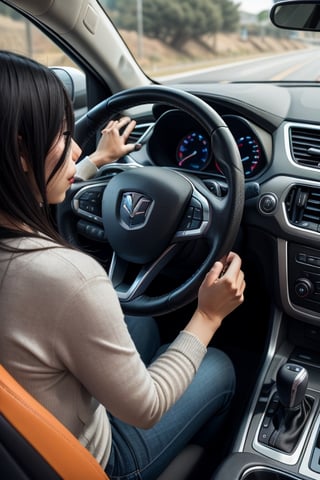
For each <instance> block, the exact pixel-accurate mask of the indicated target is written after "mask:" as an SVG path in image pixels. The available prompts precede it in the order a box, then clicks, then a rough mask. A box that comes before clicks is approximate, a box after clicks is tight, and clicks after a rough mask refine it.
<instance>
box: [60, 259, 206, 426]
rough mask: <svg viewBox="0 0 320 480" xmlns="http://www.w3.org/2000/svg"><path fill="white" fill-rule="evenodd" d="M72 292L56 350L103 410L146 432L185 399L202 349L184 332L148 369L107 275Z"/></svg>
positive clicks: (98, 274)
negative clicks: (186, 390) (171, 408)
mask: <svg viewBox="0 0 320 480" xmlns="http://www.w3.org/2000/svg"><path fill="white" fill-rule="evenodd" d="M99 267H100V266H99ZM101 270H102V269H101ZM78 283H79V282H78ZM71 290H72V295H67V297H68V300H67V301H66V302H64V303H63V305H62V304H61V302H60V307H59V311H60V312H59V317H60V320H59V322H58V323H57V325H56V331H55V334H54V337H55V340H54V341H55V345H54V350H55V351H56V352H57V354H58V355H59V358H60V360H61V362H62V363H63V365H65V366H66V367H67V369H69V370H70V371H71V372H72V373H73V375H74V376H75V377H76V378H77V379H78V380H79V381H80V382H81V383H82V385H83V386H84V388H85V389H86V390H87V391H88V392H89V393H90V394H91V395H92V396H93V397H94V398H96V399H97V400H98V401H99V402H100V403H102V404H103V405H104V406H105V407H106V409H107V411H109V412H110V413H111V414H113V415H115V416H117V417H118V418H120V419H121V420H123V421H125V422H128V423H131V424H133V425H135V426H137V427H140V428H149V427H150V426H152V425H153V424H154V423H156V422H157V421H158V420H159V419H160V417H161V416H162V415H163V414H164V413H165V412H166V411H167V410H168V409H169V408H170V407H171V406H172V405H173V404H174V403H175V402H176V401H177V399H178V398H179V397H180V396H181V395H182V394H183V392H184V391H185V389H186V388H187V386H188V385H189V384H190V382H191V381H192V379H193V377H194V375H195V373H196V371H197V369H198V367H199V365H200V363H201V361H202V359H203V357H204V355H205V353H206V347H205V346H204V345H203V344H202V343H201V342H200V341H199V339H198V338H197V337H195V336H193V335H192V334H190V333H188V332H185V331H182V332H181V333H180V334H179V335H178V337H177V338H176V339H175V341H174V342H173V343H172V344H171V345H170V346H169V348H168V349H167V351H165V352H164V353H163V354H162V355H161V356H160V357H159V358H157V359H156V360H155V361H154V362H153V363H152V365H150V366H149V367H148V368H146V367H145V365H144V363H143V362H142V360H141V358H140V355H139V353H138V352H137V350H136V348H135V345H134V343H133V341H132V339H131V337H130V334H129V332H128V329H127V326H126V323H125V321H124V317H123V313H122V310H121V306H120V304H119V301H118V298H117V295H116V293H115V291H114V289H113V287H112V285H111V282H110V280H109V279H108V277H107V275H106V274H104V273H102V272H101V271H100V270H98V271H96V272H95V273H94V274H92V275H90V277H88V278H86V279H85V280H83V281H82V282H81V285H79V286H77V288H74V289H71ZM65 297H66V295H65ZM56 313H57V312H56ZM56 318H57V316H56Z"/></svg>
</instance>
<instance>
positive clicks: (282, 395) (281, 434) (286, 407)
mask: <svg viewBox="0 0 320 480" xmlns="http://www.w3.org/2000/svg"><path fill="white" fill-rule="evenodd" d="M308 378H309V375H308V372H307V370H306V369H305V368H304V367H302V366H300V365H297V364H295V363H286V364H285V365H283V366H282V367H281V368H280V369H279V371H278V374H277V379H276V384H277V391H278V397H279V405H278V408H276V410H275V413H274V415H273V418H272V423H273V426H274V431H273V433H272V434H271V435H270V438H269V445H270V446H272V447H275V448H277V449H278V450H281V451H284V452H287V453H290V452H291V451H292V450H293V449H294V447H295V446H296V444H297V442H298V440H299V437H300V435H301V433H302V431H303V429H304V427H305V424H306V421H307V419H308V415H309V413H310V411H311V407H312V399H311V398H310V397H308V396H306V389H307V386H308Z"/></svg>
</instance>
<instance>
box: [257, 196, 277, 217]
mask: <svg viewBox="0 0 320 480" xmlns="http://www.w3.org/2000/svg"><path fill="white" fill-rule="evenodd" d="M277 204H278V199H277V197H276V196H275V195H274V194H273V193H265V194H264V195H262V197H261V198H260V200H259V210H260V212H261V213H264V214H270V213H273V212H274V211H275V209H276V206H277Z"/></svg>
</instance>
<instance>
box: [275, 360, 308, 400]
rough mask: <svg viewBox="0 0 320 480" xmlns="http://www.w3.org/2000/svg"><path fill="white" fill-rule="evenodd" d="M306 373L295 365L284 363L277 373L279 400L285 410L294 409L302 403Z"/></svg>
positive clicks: (306, 384)
mask: <svg viewBox="0 0 320 480" xmlns="http://www.w3.org/2000/svg"><path fill="white" fill-rule="evenodd" d="M308 378H309V376H308V372H307V370H306V369H305V368H304V367H301V365H297V364H296V363H285V364H284V365H282V367H280V368H279V370H278V373H277V380H276V382H277V390H278V395H279V400H280V402H281V404H282V405H283V406H284V407H285V408H295V407H297V406H298V405H300V403H301V402H302V401H303V399H304V397H305V393H306V389H307V386H308Z"/></svg>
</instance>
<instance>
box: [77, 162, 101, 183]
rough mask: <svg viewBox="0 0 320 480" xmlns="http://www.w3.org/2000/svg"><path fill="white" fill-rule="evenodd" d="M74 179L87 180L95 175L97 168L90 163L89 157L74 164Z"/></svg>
mask: <svg viewBox="0 0 320 480" xmlns="http://www.w3.org/2000/svg"><path fill="white" fill-rule="evenodd" d="M76 169H77V173H76V175H75V176H76V178H78V179H79V180H89V178H92V177H94V176H95V175H96V173H97V172H98V168H97V167H96V166H95V164H94V163H92V162H91V160H90V158H89V157H84V158H83V159H82V160H81V162H79V163H77V164H76Z"/></svg>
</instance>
